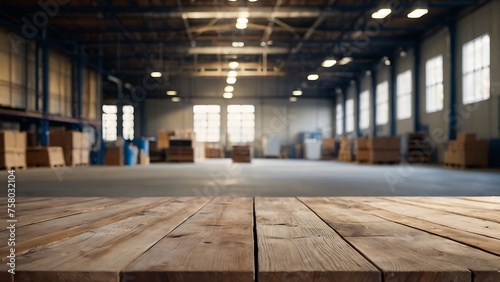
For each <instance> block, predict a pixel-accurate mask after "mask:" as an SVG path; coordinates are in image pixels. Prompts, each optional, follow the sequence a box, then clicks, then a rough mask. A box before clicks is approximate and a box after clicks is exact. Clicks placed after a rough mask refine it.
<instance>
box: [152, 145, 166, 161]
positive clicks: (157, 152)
mask: <svg viewBox="0 0 500 282" xmlns="http://www.w3.org/2000/svg"><path fill="white" fill-rule="evenodd" d="M158 144H159V142H158V141H150V142H149V160H150V162H163V161H165V150H164V149H159V148H158Z"/></svg>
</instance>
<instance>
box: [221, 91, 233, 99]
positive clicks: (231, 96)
mask: <svg viewBox="0 0 500 282" xmlns="http://www.w3.org/2000/svg"><path fill="white" fill-rule="evenodd" d="M222 97H224V98H225V99H231V98H233V93H231V92H226V93H224V94H222Z"/></svg>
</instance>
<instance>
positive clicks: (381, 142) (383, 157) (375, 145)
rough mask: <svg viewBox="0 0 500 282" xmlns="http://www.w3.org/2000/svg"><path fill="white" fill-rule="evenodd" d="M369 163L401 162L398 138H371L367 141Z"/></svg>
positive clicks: (399, 140)
mask: <svg viewBox="0 0 500 282" xmlns="http://www.w3.org/2000/svg"><path fill="white" fill-rule="evenodd" d="M368 150H369V152H370V161H369V162H370V163H372V164H373V163H379V164H385V163H399V162H401V139H400V138H399V137H372V138H370V139H369V140H368Z"/></svg>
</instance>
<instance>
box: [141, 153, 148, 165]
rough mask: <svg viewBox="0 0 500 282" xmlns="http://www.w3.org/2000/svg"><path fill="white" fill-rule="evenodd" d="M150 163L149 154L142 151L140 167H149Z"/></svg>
mask: <svg viewBox="0 0 500 282" xmlns="http://www.w3.org/2000/svg"><path fill="white" fill-rule="evenodd" d="M149 163H150V159H149V155H148V153H145V152H143V151H141V152H140V153H139V164H140V165H149Z"/></svg>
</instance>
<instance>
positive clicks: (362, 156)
mask: <svg viewBox="0 0 500 282" xmlns="http://www.w3.org/2000/svg"><path fill="white" fill-rule="evenodd" d="M354 150H355V152H356V162H357V163H368V162H370V150H369V149H368V138H358V139H356V144H355V148H354Z"/></svg>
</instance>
